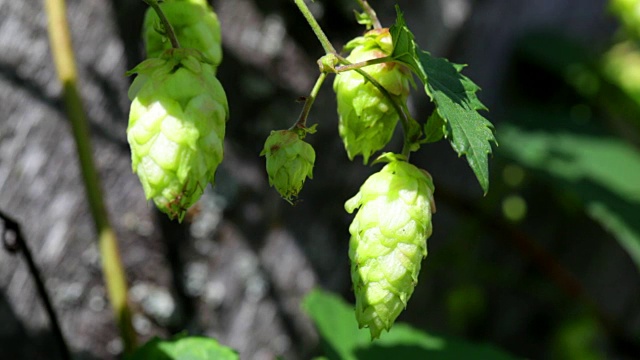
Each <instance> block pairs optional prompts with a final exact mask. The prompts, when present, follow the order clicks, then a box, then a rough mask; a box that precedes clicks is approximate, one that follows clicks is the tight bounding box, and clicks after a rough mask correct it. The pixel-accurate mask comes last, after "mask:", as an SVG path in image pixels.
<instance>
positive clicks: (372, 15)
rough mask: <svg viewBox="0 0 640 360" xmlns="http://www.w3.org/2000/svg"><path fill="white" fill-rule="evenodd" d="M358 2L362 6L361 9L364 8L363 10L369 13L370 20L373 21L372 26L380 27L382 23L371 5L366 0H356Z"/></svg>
mask: <svg viewBox="0 0 640 360" xmlns="http://www.w3.org/2000/svg"><path fill="white" fill-rule="evenodd" d="M358 3H359V4H360V6H361V7H362V10H364V12H366V13H367V15H369V18H371V21H372V22H373V28H374V29H382V24H380V19H378V15H377V14H376V12H375V10H373V8H372V7H371V5H369V3H368V2H367V0H358Z"/></svg>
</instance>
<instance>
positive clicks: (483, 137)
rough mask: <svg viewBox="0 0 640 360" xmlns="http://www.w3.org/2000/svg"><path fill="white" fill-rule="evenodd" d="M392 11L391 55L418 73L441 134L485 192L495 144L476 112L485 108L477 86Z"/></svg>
mask: <svg viewBox="0 0 640 360" xmlns="http://www.w3.org/2000/svg"><path fill="white" fill-rule="evenodd" d="M396 10H397V11H398V18H397V20H396V24H395V25H394V26H393V27H392V28H391V30H390V31H391V35H392V37H393V44H394V49H393V53H392V56H393V58H394V59H395V60H397V61H400V62H403V63H405V64H407V65H408V66H409V67H410V68H411V69H412V70H413V71H414V72H415V73H416V74H417V75H418V78H419V79H420V81H422V83H423V84H424V86H425V87H424V89H425V92H426V93H427V95H429V97H430V98H431V100H432V101H433V102H434V103H435V105H436V111H437V112H438V115H439V117H440V118H441V119H442V120H443V121H444V123H445V126H446V131H444V132H443V135H444V136H446V137H448V138H449V141H450V143H451V146H452V147H453V149H454V150H455V151H456V152H457V153H458V155H460V156H462V155H465V156H466V157H467V162H468V163H469V166H471V169H472V170H473V172H474V173H475V175H476V178H477V179H478V181H479V182H480V186H481V187H482V190H483V191H484V193H485V194H486V193H487V191H489V163H488V155H489V154H491V152H492V149H491V142H494V143H495V142H496V139H495V137H494V134H493V125H492V124H491V122H489V121H488V120H487V119H485V118H484V117H483V116H482V115H480V113H479V112H478V111H479V110H487V109H486V107H485V106H484V105H483V104H482V103H481V102H480V100H479V99H478V97H477V96H476V92H477V91H478V90H480V88H479V87H478V86H477V85H476V84H475V83H473V82H472V81H471V80H470V79H469V78H467V77H466V76H464V75H462V74H461V73H460V71H461V70H462V68H463V67H464V66H463V65H459V64H454V63H451V62H449V61H448V60H446V59H440V58H435V57H433V56H431V54H429V53H428V52H426V51H423V50H420V49H419V48H418V46H417V45H416V43H415V41H414V36H413V34H412V33H411V31H410V30H409V28H408V27H407V26H406V23H405V21H404V17H403V16H402V12H400V9H399V7H396ZM436 125H437V124H436ZM435 135H436V137H437V135H439V134H438V133H437V132H436V133H435ZM427 136H428V138H427V140H428V141H434V140H433V138H432V137H431V136H430V134H429V133H427Z"/></svg>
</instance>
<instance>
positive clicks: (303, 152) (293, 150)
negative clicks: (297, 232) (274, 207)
mask: <svg viewBox="0 0 640 360" xmlns="http://www.w3.org/2000/svg"><path fill="white" fill-rule="evenodd" d="M309 131H313V130H311V129H310V130H303V134H304V132H309ZM303 136H304V135H303ZM260 155H264V156H266V157H267V174H268V175H269V185H271V186H274V187H275V188H276V190H278V192H279V193H280V196H282V198H283V199H285V200H287V201H288V202H290V203H291V202H292V199H294V198H295V197H297V196H298V193H299V192H300V190H302V186H303V185H304V181H305V180H306V178H307V177H308V178H309V179H313V164H314V163H315V161H316V152H315V151H314V150H313V147H312V146H311V145H309V143H307V142H305V141H303V140H302V138H301V135H300V134H299V132H297V131H294V130H278V131H272V132H271V135H269V137H268V138H267V141H266V142H265V144H264V149H263V150H262V152H261V153H260Z"/></svg>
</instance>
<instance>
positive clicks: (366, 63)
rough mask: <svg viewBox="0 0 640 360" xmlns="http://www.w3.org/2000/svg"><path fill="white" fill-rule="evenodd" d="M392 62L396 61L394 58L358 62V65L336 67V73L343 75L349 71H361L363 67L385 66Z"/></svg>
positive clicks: (387, 57)
mask: <svg viewBox="0 0 640 360" xmlns="http://www.w3.org/2000/svg"><path fill="white" fill-rule="evenodd" d="M390 61H394V59H393V57H392V56H383V57H379V58H375V59H369V60H365V61H360V62H357V63H352V64H347V65H340V66H336V68H335V71H336V73H341V72H345V71H349V70H355V69H360V68H363V67H365V66H369V65H376V64H383V63H386V62H390Z"/></svg>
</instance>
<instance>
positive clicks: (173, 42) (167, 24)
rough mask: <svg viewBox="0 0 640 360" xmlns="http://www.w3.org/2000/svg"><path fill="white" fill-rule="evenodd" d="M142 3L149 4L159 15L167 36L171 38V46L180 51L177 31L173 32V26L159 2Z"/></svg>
mask: <svg viewBox="0 0 640 360" xmlns="http://www.w3.org/2000/svg"><path fill="white" fill-rule="evenodd" d="M142 1H144V2H146V3H147V4H149V6H151V7H152V8H153V10H154V11H155V12H156V14H158V17H159V18H160V21H161V22H162V27H164V32H165V35H167V37H168V38H169V41H171V46H172V47H173V48H174V49H179V48H180V43H179V42H178V37H177V36H176V33H175V31H173V26H171V23H170V22H169V19H167V17H166V16H165V15H164V12H163V11H162V9H161V8H160V5H158V0H142Z"/></svg>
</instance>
